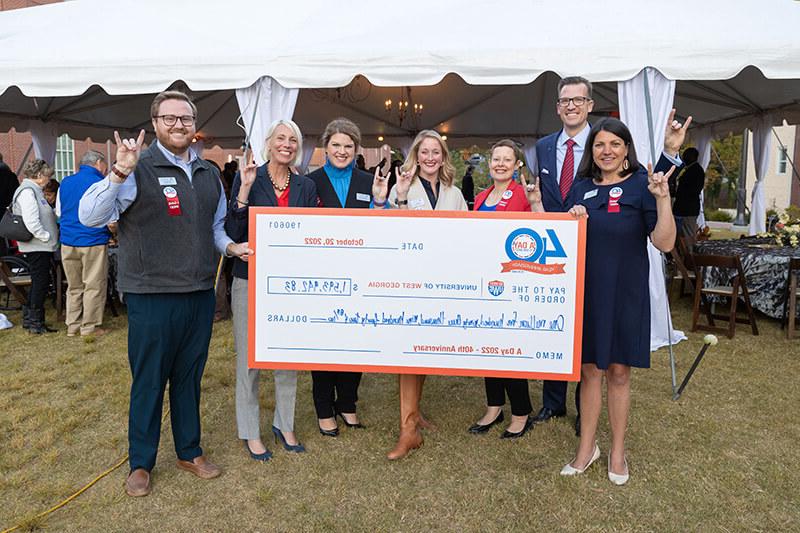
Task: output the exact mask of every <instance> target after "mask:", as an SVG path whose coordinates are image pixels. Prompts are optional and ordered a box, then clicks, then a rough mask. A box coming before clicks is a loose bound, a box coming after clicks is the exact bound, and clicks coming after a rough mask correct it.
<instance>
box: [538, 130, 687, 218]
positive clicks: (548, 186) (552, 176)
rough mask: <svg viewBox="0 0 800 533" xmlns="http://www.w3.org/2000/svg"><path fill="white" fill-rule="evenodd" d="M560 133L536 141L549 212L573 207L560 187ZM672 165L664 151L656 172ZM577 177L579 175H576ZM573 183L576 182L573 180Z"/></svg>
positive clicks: (540, 172)
mask: <svg viewBox="0 0 800 533" xmlns="http://www.w3.org/2000/svg"><path fill="white" fill-rule="evenodd" d="M559 135H561V130H559V131H557V132H555V133H551V134H550V135H548V136H546V137H542V138H541V139H539V140H538V141H537V142H536V161H537V163H538V166H539V186H540V187H541V189H542V204H543V205H544V210H545V211H548V212H565V211H568V210H569V208H570V207H572V206H571V205H566V204H565V202H564V200H562V199H561V190H560V189H559V188H558V164H557V158H556V143H558V136H559ZM586 149H588V147H587V148H586ZM586 149H585V150H586ZM585 153H586V152H585V151H584V154H585ZM580 164H581V162H580V161H575V165H580ZM671 166H672V163H671V162H670V160H669V159H667V158H666V157H664V154H663V153H662V154H661V157H660V158H659V160H658V163H657V164H656V168H655V172H666V171H668V170H669V169H670V167H671ZM544 170H546V172H545V171H544ZM575 177H576V179H577V178H578V177H579V176H577V175H576V176H575ZM573 183H575V182H574V181H573ZM567 198H569V196H567Z"/></svg>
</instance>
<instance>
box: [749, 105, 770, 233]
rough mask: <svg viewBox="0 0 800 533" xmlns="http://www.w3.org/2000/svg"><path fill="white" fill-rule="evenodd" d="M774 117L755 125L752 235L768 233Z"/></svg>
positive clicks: (751, 215)
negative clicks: (768, 182) (766, 182)
mask: <svg viewBox="0 0 800 533" xmlns="http://www.w3.org/2000/svg"><path fill="white" fill-rule="evenodd" d="M771 120H772V117H771V116H769V115H763V116H761V117H758V118H757V119H756V120H755V121H754V123H753V136H752V139H753V160H754V162H755V167H756V183H755V185H753V193H752V196H751V198H750V235H755V234H756V233H763V232H765V231H767V202H766V200H765V198H764V177H765V176H766V175H767V168H769V148H770V145H771V144H772V122H770V121H771Z"/></svg>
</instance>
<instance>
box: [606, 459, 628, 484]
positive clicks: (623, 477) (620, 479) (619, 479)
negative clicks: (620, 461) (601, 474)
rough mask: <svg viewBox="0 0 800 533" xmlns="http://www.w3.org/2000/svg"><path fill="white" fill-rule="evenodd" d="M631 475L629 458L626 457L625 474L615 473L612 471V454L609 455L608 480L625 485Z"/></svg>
mask: <svg viewBox="0 0 800 533" xmlns="http://www.w3.org/2000/svg"><path fill="white" fill-rule="evenodd" d="M630 477H631V475H630V472H629V471H628V459H627V458H625V473H624V474H615V473H614V472H612V471H611V455H609V456H608V480H609V481H610V482H611V483H613V484H614V485H624V484H625V483H627V482H628V479H629V478H630Z"/></svg>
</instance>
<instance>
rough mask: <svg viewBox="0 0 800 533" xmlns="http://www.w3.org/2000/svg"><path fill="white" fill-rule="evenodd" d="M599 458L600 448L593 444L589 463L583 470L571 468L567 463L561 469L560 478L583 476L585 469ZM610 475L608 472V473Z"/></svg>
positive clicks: (570, 464)
mask: <svg viewBox="0 0 800 533" xmlns="http://www.w3.org/2000/svg"><path fill="white" fill-rule="evenodd" d="M599 457H600V447H599V446H598V445H597V442H595V443H594V451H593V452H592V458H591V459H589V462H588V463H586V466H584V467H583V468H575V467H574V466H572V463H567V464H565V465H564V468H562V469H561V475H562V476H575V475H577V474H583V473H584V472H586V469H587V468H589V467H590V466H592V463H593V462H595V461H597V459H598V458H599ZM609 474H610V472H609Z"/></svg>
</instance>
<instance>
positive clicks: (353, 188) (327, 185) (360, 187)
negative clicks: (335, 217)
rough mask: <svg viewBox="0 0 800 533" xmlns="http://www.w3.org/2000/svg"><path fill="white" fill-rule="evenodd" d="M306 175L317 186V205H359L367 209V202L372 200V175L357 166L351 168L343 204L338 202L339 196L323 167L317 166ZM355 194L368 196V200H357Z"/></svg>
mask: <svg viewBox="0 0 800 533" xmlns="http://www.w3.org/2000/svg"><path fill="white" fill-rule="evenodd" d="M308 177H309V178H311V179H312V180H314V185H316V186H317V195H319V207H356V208H358V207H360V208H367V209H369V204H370V202H371V201H372V176H370V175H369V173H368V172H364V171H363V170H360V169H357V168H354V169H353V176H352V178H351V179H350V189H349V190H348V191H347V199H346V200H345V203H344V205H342V204H341V203H340V202H339V197H338V196H336V191H335V190H334V189H333V185H331V180H330V178H328V174H326V173H325V168H324V167H320V168H318V169H317V170H315V171H314V172H312V173H311V174H309V175H308ZM357 195H364V196H362V198H368V200H359V199H358V196H357Z"/></svg>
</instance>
